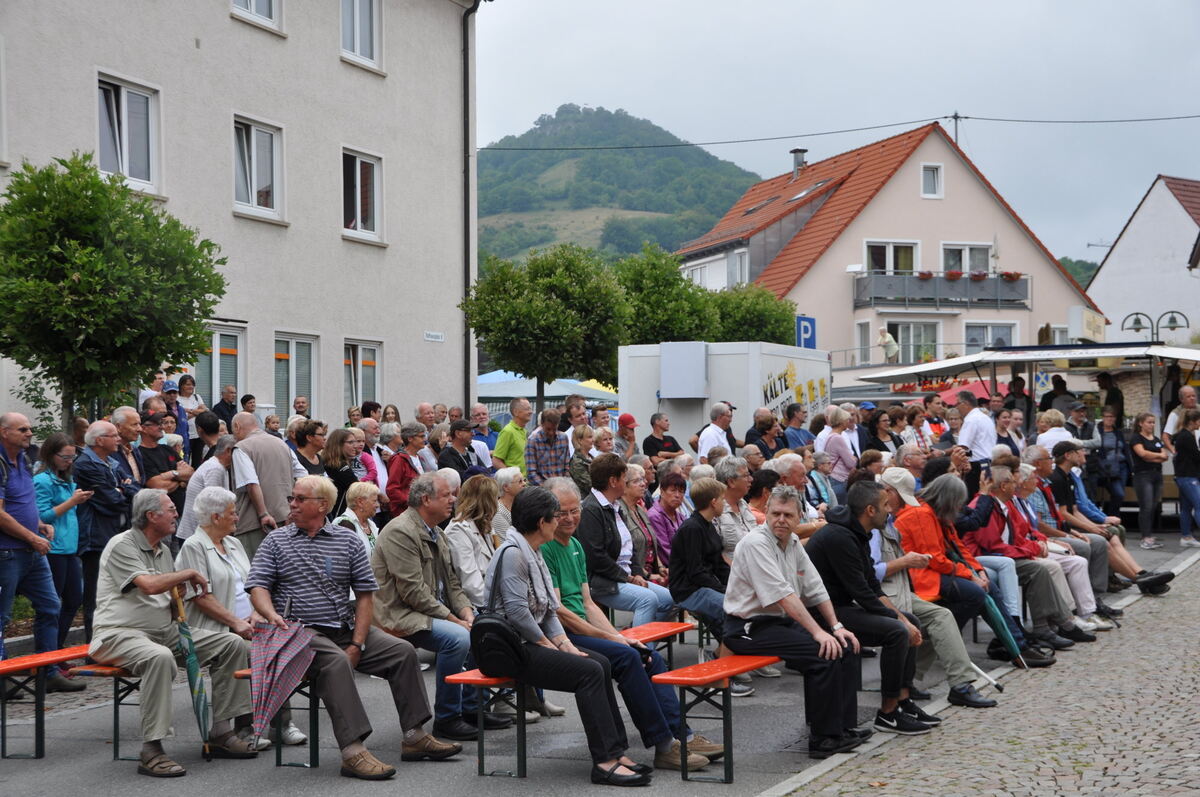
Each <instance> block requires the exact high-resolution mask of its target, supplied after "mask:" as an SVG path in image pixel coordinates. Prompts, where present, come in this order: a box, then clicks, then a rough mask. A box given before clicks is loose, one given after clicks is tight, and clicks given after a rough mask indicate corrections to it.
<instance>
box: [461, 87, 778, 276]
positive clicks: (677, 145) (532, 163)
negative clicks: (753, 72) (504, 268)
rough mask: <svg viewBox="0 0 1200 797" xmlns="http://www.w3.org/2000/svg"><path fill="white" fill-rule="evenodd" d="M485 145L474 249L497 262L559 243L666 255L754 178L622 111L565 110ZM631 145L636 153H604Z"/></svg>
mask: <svg viewBox="0 0 1200 797" xmlns="http://www.w3.org/2000/svg"><path fill="white" fill-rule="evenodd" d="M645 145H659V146H655V147H653V148H644V147H645ZM490 146H492V147H496V148H497V149H486V148H485V149H482V150H481V151H480V153H479V216H480V218H479V248H480V250H481V253H482V252H486V253H490V254H493V255H496V256H498V257H513V256H520V255H523V254H524V253H526V252H527V251H528V250H529V249H530V248H532V247H541V246H546V245H551V244H555V243H562V242H571V243H577V244H581V245H583V246H588V247H594V248H597V249H599V250H601V252H603V253H604V254H606V255H610V256H622V255H628V254H634V253H638V252H640V251H641V249H642V245H643V244H644V243H647V242H649V243H652V244H657V245H659V246H661V247H662V248H663V249H666V250H668V251H670V250H673V249H676V248H678V247H679V245H680V244H681V243H683V242H684V241H687V240H690V239H692V238H695V237H698V236H700V235H702V234H704V233H705V232H707V231H708V229H709V228H710V227H711V226H712V225H713V224H714V223H715V222H716V220H717V219H718V218H720V216H721V215H723V214H724V213H725V211H726V210H728V209H729V207H730V206H731V205H732V204H733V203H734V202H735V201H736V200H737V199H738V198H739V197H740V196H741V195H742V193H743V192H744V191H745V190H746V188H748V187H749V186H750V185H752V184H754V183H755V182H757V181H758V180H759V179H760V178H759V177H758V175H756V174H754V173H752V172H748V171H746V170H745V169H742V168H741V167H739V166H736V165H735V164H733V163H730V162H729V161H724V160H721V159H720V158H717V157H716V156H714V155H712V154H710V153H709V152H706V151H705V150H703V149H701V148H700V147H696V146H693V145H690V144H688V143H687V142H685V141H683V140H682V139H680V138H678V137H676V136H674V135H672V134H671V133H669V132H668V131H666V130H663V129H662V128H661V127H658V126H657V125H655V124H654V123H652V122H650V121H648V120H646V119H639V118H637V117H634V116H631V115H629V114H628V113H626V112H625V111H623V110H619V109H618V110H616V111H609V110H606V109H605V108H586V107H580V106H578V105H574V104H566V105H562V106H560V107H559V108H558V110H557V111H556V112H555V113H554V115H553V116H551V115H549V114H545V115H543V116H541V117H540V118H539V119H538V120H537V121H536V122H535V123H534V126H533V127H532V128H531V129H529V130H528V131H526V132H525V133H522V134H521V135H519V136H506V137H505V138H502V139H501V140H499V141H497V142H495V143H494V144H492V145H490ZM628 146H639V147H643V148H639V149H606V148H607V147H628ZM481 259H482V258H481Z"/></svg>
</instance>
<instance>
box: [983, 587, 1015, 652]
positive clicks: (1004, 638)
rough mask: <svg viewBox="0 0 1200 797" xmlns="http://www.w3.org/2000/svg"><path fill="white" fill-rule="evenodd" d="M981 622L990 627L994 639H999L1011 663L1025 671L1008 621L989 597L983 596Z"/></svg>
mask: <svg viewBox="0 0 1200 797" xmlns="http://www.w3.org/2000/svg"><path fill="white" fill-rule="evenodd" d="M983 621H984V622H985V623H987V624H988V625H989V626H991V628H992V631H993V633H995V634H996V639H999V640H1000V643H1001V644H1002V645H1004V649H1005V650H1007V651H1008V654H1009V656H1011V657H1012V660H1013V663H1014V664H1016V665H1017V666H1018V667H1020V668H1022V669H1025V659H1024V658H1023V657H1022V656H1021V649H1020V648H1019V647H1017V640H1016V639H1014V638H1013V635H1012V629H1010V628H1009V627H1008V619H1007V618H1006V617H1005V616H1004V613H1003V612H1001V611H1000V607H998V606H997V605H996V602H995V601H994V600H992V596H991V595H984V596H983Z"/></svg>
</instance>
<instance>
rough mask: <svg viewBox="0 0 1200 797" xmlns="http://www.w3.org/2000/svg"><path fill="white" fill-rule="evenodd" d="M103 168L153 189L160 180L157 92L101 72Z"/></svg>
mask: <svg viewBox="0 0 1200 797" xmlns="http://www.w3.org/2000/svg"><path fill="white" fill-rule="evenodd" d="M97 90H98V95H99V125H98V129H97V133H98V137H99V147H98V148H97V151H98V152H99V159H100V171H102V172H107V173H108V174H120V175H124V177H125V179H126V181H127V182H129V184H130V185H131V186H132V187H134V188H138V189H142V190H154V189H155V185H156V184H157V183H158V170H159V166H158V92H157V91H154V90H152V89H148V88H144V87H141V86H136V85H134V84H131V83H125V82H123V81H119V80H116V79H113V78H109V77H105V76H101V77H100V78H99V80H98V82H97Z"/></svg>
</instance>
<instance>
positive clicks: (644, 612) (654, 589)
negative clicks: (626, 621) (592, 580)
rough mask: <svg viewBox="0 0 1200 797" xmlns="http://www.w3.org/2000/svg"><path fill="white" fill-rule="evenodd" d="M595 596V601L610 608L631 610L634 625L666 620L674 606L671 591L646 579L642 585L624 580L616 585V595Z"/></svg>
mask: <svg viewBox="0 0 1200 797" xmlns="http://www.w3.org/2000/svg"><path fill="white" fill-rule="evenodd" d="M595 598H596V603H600V604H603V605H604V606H608V607H609V608H611V609H620V610H621V611H625V612H633V624H634V625H643V624H645V623H652V622H654V621H655V620H668V619H670V617H671V611H672V610H673V609H674V608H675V601H674V600H672V599H671V591H670V590H668V589H667V588H666V587H664V586H661V585H659V584H654V583H652V582H650V581H647V582H646V586H644V587H639V586H637V585H635V584H630V583H629V582H624V583H622V584H618V585H617V594H616V595H605V596H604V597H599V596H595Z"/></svg>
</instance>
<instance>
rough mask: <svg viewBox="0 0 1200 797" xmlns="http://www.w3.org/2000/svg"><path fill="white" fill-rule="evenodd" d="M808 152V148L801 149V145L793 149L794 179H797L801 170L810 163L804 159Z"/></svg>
mask: <svg viewBox="0 0 1200 797" xmlns="http://www.w3.org/2000/svg"><path fill="white" fill-rule="evenodd" d="M807 153H808V150H806V149H801V148H799V147H797V148H796V149H794V150H792V179H793V180H795V179H796V178H797V177H799V176H800V170H801V169H803V168H804V167H805V166H807V165H808V162H807V161H805V160H804V156H805V155H806V154H807Z"/></svg>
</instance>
